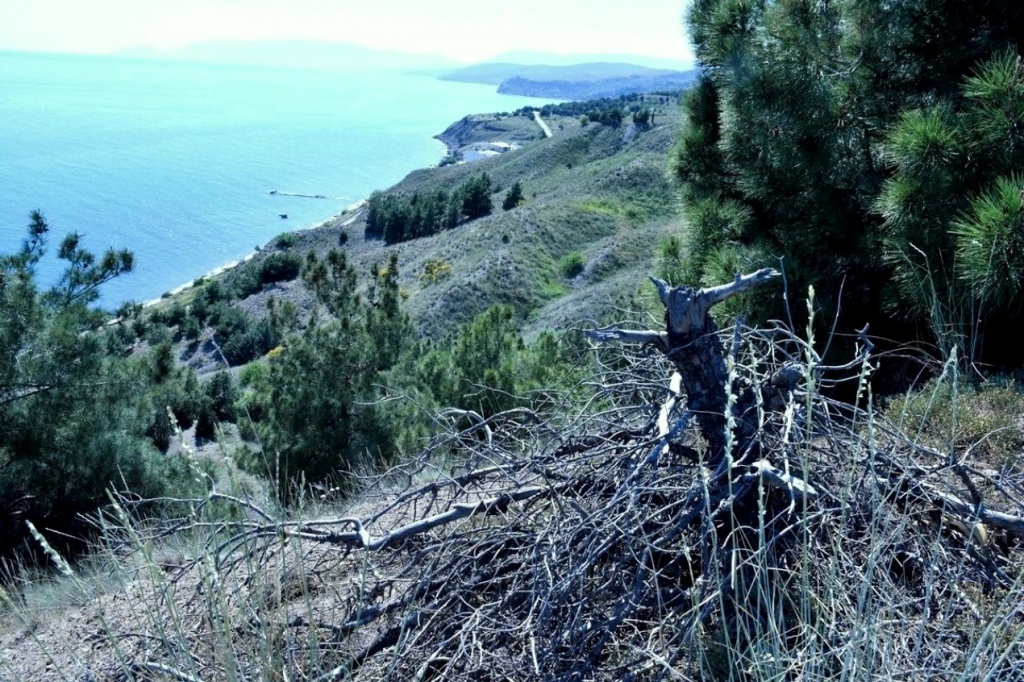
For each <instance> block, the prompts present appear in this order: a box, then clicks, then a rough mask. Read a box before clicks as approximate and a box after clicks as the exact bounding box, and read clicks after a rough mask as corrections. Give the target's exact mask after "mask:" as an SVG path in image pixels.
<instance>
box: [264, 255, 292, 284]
mask: <svg viewBox="0 0 1024 682" xmlns="http://www.w3.org/2000/svg"><path fill="white" fill-rule="evenodd" d="M301 272H302V259H301V258H299V256H297V255H295V254H293V253H273V254H271V255H269V256H267V258H265V259H264V260H263V262H262V263H260V275H259V282H260V287H261V288H262V287H265V286H267V285H268V284H274V283H276V282H290V281H291V280H293V279H296V278H297V277H298V276H299V273H301Z"/></svg>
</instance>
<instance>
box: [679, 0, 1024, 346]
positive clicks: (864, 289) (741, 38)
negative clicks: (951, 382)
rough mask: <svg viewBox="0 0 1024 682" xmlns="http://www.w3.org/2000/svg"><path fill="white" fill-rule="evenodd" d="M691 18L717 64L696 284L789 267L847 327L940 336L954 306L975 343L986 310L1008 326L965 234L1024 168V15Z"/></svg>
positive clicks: (702, 106) (698, 187)
mask: <svg viewBox="0 0 1024 682" xmlns="http://www.w3.org/2000/svg"><path fill="white" fill-rule="evenodd" d="M687 21H688V24H689V27H690V31H691V35H692V37H693V39H694V42H695V45H696V50H697V55H698V57H699V59H700V60H701V61H702V63H703V65H704V67H705V72H704V75H703V77H702V78H701V79H700V81H699V82H698V84H697V85H696V86H695V87H694V88H693V89H692V90H691V91H690V92H689V93H687V95H686V97H685V99H684V109H685V112H686V116H687V120H688V124H687V127H686V129H685V131H684V132H683V133H682V136H681V138H680V140H679V144H678V146H677V149H676V152H675V157H674V158H675V160H674V168H675V170H676V172H677V175H678V177H679V178H680V180H681V181H682V185H683V191H684V197H685V199H686V201H687V203H688V205H689V207H688V212H689V214H690V218H691V235H690V243H689V248H690V252H691V254H692V261H691V264H690V267H689V268H688V273H687V277H688V279H689V280H690V281H691V282H692V283H694V284H698V283H704V282H708V281H710V280H716V279H720V277H719V273H716V272H714V268H715V267H716V266H717V264H720V263H730V264H735V265H738V266H740V267H742V268H744V269H746V268H750V267H754V266H758V265H763V264H771V263H775V264H777V263H778V260H779V259H782V261H783V264H784V267H785V269H786V272H787V275H788V277H789V279H790V290H791V291H793V292H796V293H797V294H798V295H801V294H802V292H803V291H805V290H806V287H807V285H809V284H812V283H813V284H814V285H815V287H816V290H817V291H818V294H819V301H821V302H822V303H823V304H824V305H825V306H827V307H829V308H830V309H831V310H832V311H841V313H842V318H841V319H842V321H843V322H844V323H845V325H846V326H847V327H852V326H860V325H862V324H863V323H864V322H866V321H872V322H873V323H875V325H876V330H878V331H879V332H880V333H883V334H897V335H903V337H904V338H906V336H907V335H908V334H912V333H913V330H914V329H915V328H916V327H919V326H920V325H921V324H922V323H924V324H925V325H927V326H930V329H931V333H932V338H933V339H934V338H936V337H942V336H943V335H944V334H946V332H947V331H948V330H947V329H944V328H943V325H942V324H941V323H940V321H939V319H938V317H937V315H936V310H937V307H941V308H942V310H943V311H945V312H946V313H949V314H951V316H953V317H959V318H960V319H961V320H965V321H967V322H969V321H970V320H971V316H972V314H974V318H973V319H974V325H973V326H974V329H973V331H972V330H970V329H958V330H957V333H956V334H955V335H954V336H956V337H957V338H958V339H959V340H960V342H961V343H963V342H966V341H968V339H967V338H966V337H967V336H972V335H973V336H977V335H980V333H981V332H982V331H983V330H982V329H980V328H978V326H977V324H976V323H977V315H976V313H977V312H978V308H979V307H984V308H987V309H988V311H989V312H990V313H991V319H993V320H995V319H999V320H1000V321H1005V320H1006V319H1007V315H1009V314H1010V312H1011V311H1010V310H1009V309H1008V308H1007V307H1006V305H1005V295H1006V293H1007V292H1002V293H1000V294H999V296H997V297H996V298H993V297H992V296H993V295H995V293H996V292H994V291H991V290H988V293H986V294H985V296H988V298H985V297H984V296H982V295H981V294H982V293H983V292H984V291H986V290H985V287H984V286H981V287H980V288H979V285H978V284H977V283H978V282H979V281H982V280H985V279H986V277H988V275H985V274H984V273H981V272H980V271H978V270H977V268H978V267H979V266H981V265H982V260H980V259H979V256H978V254H979V253H980V251H979V250H978V249H977V248H975V249H974V250H973V251H972V250H971V249H970V248H968V247H969V246H971V245H972V244H973V242H971V241H970V240H969V239H968V238H967V237H964V236H962V235H965V234H968V232H970V231H969V230H967V229H965V226H966V224H967V223H968V222H970V221H969V215H970V214H971V213H974V214H975V215H977V214H978V211H980V210H981V209H982V204H981V203H979V201H980V199H979V197H982V196H986V197H988V198H989V200H990V201H994V200H996V199H995V197H996V196H997V195H998V194H999V193H998V192H995V189H994V187H995V185H994V183H996V182H997V179H998V178H1008V177H1011V176H1010V175H1008V174H1012V173H1013V172H1017V171H1019V170H1020V169H1021V152H1020V149H1021V145H1020V142H1019V137H1020V135H1021V130H1022V128H1021V120H1022V119H1021V116H1022V115H1024V99H1022V95H1021V92H1022V91H1021V86H1020V44H1019V42H1018V41H1019V36H1021V35H1024V8H1022V7H1021V6H1020V5H1019V3H1016V2H1011V1H1010V0H984V1H982V2H977V3H962V2H957V1H956V0H941V1H939V2H932V1H928V2H926V1H924V0H912V1H910V2H900V3H884V2H879V1H877V0H840V1H838V2H829V3H813V2H806V1H803V0H797V1H795V2H788V1H787V2H783V1H771V0H696V1H695V2H694V3H693V4H692V5H691V8H690V11H689V14H688V17H687ZM1007 191H1008V190H1007ZM993 192H995V193H993ZM1007 208H1012V207H1007ZM982 212H984V211H982ZM979 221H980V222H984V219H981V218H979ZM993 229H994V228H989V232H992V231H993ZM997 231H998V230H997ZM972 238H973V237H972ZM978 243H983V242H981V241H979V242H978ZM988 243H989V245H990V246H991V245H992V244H994V242H993V241H992V240H989V242H988ZM1011 251H1012V249H1011ZM969 253H972V254H973V255H972V258H971V259H968V260H970V262H972V263H973V266H972V265H969V264H968V260H965V257H966V256H967V255H968V254H969ZM1003 255H1004V256H1006V257H1007V258H1010V260H1012V259H1013V257H1012V256H1010V252H1009V251H1007V252H1004V254H1003ZM880 256H881V257H880ZM997 260H998V258H997ZM1003 262H1004V265H1003V266H1002V267H1003V272H1009V271H1010V270H1009V269H1008V268H1007V267H1006V265H1005V264H1006V263H1008V262H1009V261H1006V260H1005V259H1004V260H1003ZM972 267H974V271H973V272H972V271H971V268H972ZM985 267H987V266H985ZM840 296H842V303H841V304H840V300H839V299H840ZM1000 298H1001V299H1002V300H1003V302H1004V305H1002V307H999V305H997V302H996V301H997V300H998V299H1000ZM983 299H984V300H983ZM761 304H763V305H761ZM758 308H759V310H758V314H761V315H765V316H769V315H778V314H781V313H782V310H781V308H780V307H779V304H778V303H774V304H773V303H772V302H771V301H763V302H759V306H758ZM793 308H794V309H798V308H799V307H798V306H793ZM879 311H883V312H884V313H885V315H879ZM972 311H973V313H972ZM886 317H890V318H892V319H891V320H887V319H886ZM968 326H970V325H968ZM975 340H976V339H975Z"/></svg>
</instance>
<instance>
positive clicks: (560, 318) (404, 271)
mask: <svg viewBox="0 0 1024 682" xmlns="http://www.w3.org/2000/svg"><path fill="white" fill-rule="evenodd" d="M488 120H489V119H488V118H487V117H474V119H472V120H471V121H470V122H469V123H468V124H467V125H470V126H471V127H472V129H471V130H464V131H463V135H465V136H466V138H467V139H474V140H477V141H480V140H483V139H487V138H488V136H489V135H492V134H493V135H494V136H496V138H500V137H501V136H502V135H504V134H506V133H508V132H509V130H513V131H515V130H519V129H520V128H519V127H518V126H515V125H512V126H503V127H501V129H499V130H497V131H495V130H489V129H488V126H489V125H490V124H489V123H488ZM473 121H476V123H475V124H474V123H473ZM549 123H550V125H551V127H552V129H553V131H554V136H553V137H552V138H550V139H537V140H534V141H526V140H525V139H519V140H518V142H517V143H519V144H523V145H524V146H522V147H521V148H519V149H514V150H512V151H509V152H507V153H504V154H500V155H496V156H493V157H490V158H485V159H483V160H481V161H478V162H475V163H467V164H459V165H449V166H445V167H437V168H428V169H421V170H418V171H414V172H413V173H410V174H409V175H408V176H407V177H406V178H405V179H404V180H403V181H402V182H400V183H398V184H397V185H396V186H394V187H392V188H390V189H389V190H387V192H386V193H387V194H394V195H398V196H410V195H412V194H413V193H414V192H421V193H428V192H434V191H437V190H445V191H451V190H453V189H454V188H456V187H457V186H459V185H460V184H461V183H463V182H465V181H466V180H467V179H469V178H471V177H475V176H478V175H479V174H481V173H487V174H488V175H489V176H490V178H491V179H492V182H493V185H494V188H495V191H494V194H493V196H492V201H493V202H494V205H495V208H494V211H493V213H492V214H491V215H489V216H486V217H483V218H480V219H478V220H473V221H470V222H467V223H464V224H461V225H459V226H458V227H457V228H455V229H451V230H447V231H444V232H441V233H440V234H437V235H434V236H432V237H426V238H421V239H415V240H412V241H407V242H403V243H400V244H395V245H386V244H385V243H384V242H382V241H379V240H376V239H370V238H367V237H366V236H365V234H364V230H365V226H366V211H365V209H362V208H359V209H356V210H354V211H352V212H350V213H347V214H342V215H340V216H338V217H337V218H335V219H333V220H331V221H328V222H326V223H325V224H323V225H322V226H320V227H317V228H315V229H311V230H305V231H300V232H296V233H292V234H290V235H288V237H287V239H284V238H280V239H278V240H277V241H275V242H272V243H271V244H268V245H267V246H266V247H264V248H262V249H261V250H260V251H259V252H258V253H257V254H256V255H255V256H254V257H253V258H252V259H250V260H249V261H247V262H246V263H245V264H243V265H242V266H239V267H237V268H235V269H234V270H232V271H228V272H227V273H224V274H222V275H220V276H219V278H220V279H221V280H222V281H223V282H225V283H227V284H228V285H230V284H231V283H232V282H233V281H237V280H238V279H239V278H242V277H244V276H245V275H246V272H252V271H257V270H259V269H260V268H261V267H262V266H263V264H264V263H266V262H267V261H268V259H271V258H275V257H279V256H280V254H282V253H285V254H289V256H293V257H297V258H299V259H304V258H305V257H306V254H308V253H310V252H313V253H318V254H324V253H326V252H327V251H329V250H330V249H332V248H342V249H343V250H344V251H345V252H346V255H347V256H348V258H349V260H350V262H352V263H353V264H354V265H355V267H356V269H357V271H358V272H363V273H368V272H369V271H370V269H371V268H372V267H373V265H374V264H383V263H385V262H387V260H388V259H389V257H390V254H391V253H392V252H396V253H397V254H398V265H399V272H400V280H399V281H400V285H401V287H402V290H403V295H404V296H405V302H404V308H405V310H407V311H408V313H409V314H410V316H411V317H412V320H413V322H414V324H415V325H416V328H417V330H418V331H419V333H420V335H421V336H423V337H428V338H441V337H444V336H445V335H447V334H449V333H451V332H453V331H455V330H456V329H457V328H458V326H459V325H461V324H464V323H466V322H468V321H470V320H471V319H473V317H474V316H475V315H477V314H479V313H480V312H483V311H484V310H486V309H487V308H489V307H491V306H493V305H495V304H508V305H511V306H513V308H514V309H515V311H516V314H517V317H518V319H519V321H520V322H521V323H522V324H523V325H524V326H525V327H526V329H527V331H537V330H541V329H552V330H556V331H557V330H559V329H562V328H565V327H567V326H569V325H571V324H573V323H576V322H578V321H579V320H581V319H592V318H600V317H602V316H604V315H606V314H607V313H608V312H610V311H611V310H612V309H613V308H614V305H615V301H616V300H617V299H619V298H621V297H622V296H623V295H628V294H630V293H632V292H634V291H635V290H636V289H637V287H638V283H639V282H642V281H643V279H644V277H646V275H647V274H648V273H649V272H650V271H651V266H652V257H653V254H654V251H655V248H656V246H657V244H658V242H659V240H660V239H662V237H663V236H665V235H667V234H670V233H673V232H676V233H678V231H679V230H680V229H681V225H680V217H679V210H678V205H677V196H676V191H675V189H674V187H673V186H672V183H671V181H670V179H669V176H668V173H667V170H666V161H665V159H666V153H667V151H668V150H669V149H670V148H671V146H672V144H673V142H674V140H675V138H676V135H677V132H678V123H679V122H678V118H677V116H676V115H675V114H674V113H670V114H668V115H666V116H665V117H663V118H662V119H659V123H658V125H657V126H654V127H651V128H649V129H645V130H638V129H637V128H636V127H634V126H632V125H630V124H624V125H622V126H619V127H609V126H602V125H599V124H594V123H592V124H589V125H587V126H581V124H580V122H579V121H578V120H577V119H574V118H568V117H553V118H551V119H549ZM530 125H535V124H533V123H530ZM538 133H539V129H538ZM515 182H519V183H521V185H522V187H523V191H524V195H525V201H524V203H523V204H522V205H521V206H519V207H518V208H515V209H513V210H510V211H503V210H502V209H501V204H502V201H503V198H504V196H505V192H506V191H507V190H508V188H509V187H511V185H512V184H513V183H515ZM343 234H344V237H343V236H342V235H343ZM342 242H344V245H343V246H339V245H340V244H342ZM575 254H578V256H576V255H575ZM570 256H572V257H575V258H577V259H579V258H582V262H583V268H582V272H580V273H579V274H576V275H575V276H573V277H571V278H570V277H567V276H565V274H564V272H563V270H564V267H563V265H564V260H565V259H566V258H567V257H570ZM428 264H433V266H435V267H436V265H437V264H443V266H444V267H443V270H444V271H445V273H446V274H445V275H444V276H443V277H440V278H436V279H435V281H430V280H429V279H428V278H427V277H426V276H425V273H426V271H427V269H428V267H431V266H430V265H428ZM192 295H194V293H193V290H186V291H184V292H182V294H180V295H179V296H176V297H173V298H171V299H169V300H167V301H165V302H163V303H161V304H160V306H161V307H162V308H165V309H166V308H168V307H171V306H174V305H175V304H176V303H178V304H184V305H187V304H188V302H189V300H190V297H191V296H192ZM271 298H274V299H275V300H277V301H282V300H284V301H291V302H292V303H294V304H295V305H296V306H297V308H298V309H299V310H300V311H305V312H306V313H308V312H309V311H310V310H311V307H312V297H311V296H310V295H309V293H308V292H307V291H306V290H305V288H304V285H303V284H302V282H301V280H300V279H292V280H291V281H279V282H276V283H273V284H271V285H269V286H266V287H263V288H262V290H260V291H257V292H255V293H253V294H252V295H250V296H248V297H246V298H245V299H243V300H241V301H239V302H237V303H236V305H237V306H239V307H241V308H243V309H244V310H245V311H246V312H248V313H249V314H251V315H252V316H254V317H255V318H257V319H258V318H262V317H265V316H266V315H267V303H268V301H269V300H270V299H271ZM213 350H214V349H213V348H212V347H210V346H209V344H207V345H206V346H203V345H202V344H201V343H195V342H193V343H192V344H191V345H188V347H184V348H183V350H182V357H183V359H186V360H187V361H188V362H189V363H190V364H192V366H193V367H195V368H197V369H200V370H201V371H202V370H204V369H213V368H214V367H215V366H216V365H217V363H216V361H215V359H214V358H212V356H211V355H210V353H212V352H213Z"/></svg>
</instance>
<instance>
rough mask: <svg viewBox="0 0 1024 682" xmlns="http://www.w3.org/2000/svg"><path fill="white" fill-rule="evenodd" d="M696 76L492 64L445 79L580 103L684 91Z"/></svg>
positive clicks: (597, 65) (615, 67)
mask: <svg viewBox="0 0 1024 682" xmlns="http://www.w3.org/2000/svg"><path fill="white" fill-rule="evenodd" d="M696 76H697V71H696V70H689V71H677V70H672V69H653V68H649V67H646V66H638V65H636V64H626V63H620V62H591V63H585V64H572V65H566V66H562V65H557V66H551V65H546V64H510V63H503V62H489V63H485V64H475V65H473V66H468V67H465V68H461V69H457V70H455V71H451V72H449V73H447V74H444V75H443V76H441V79H442V80H449V81H459V82H464V83H482V84H486V85H497V86H499V87H498V92H500V93H502V94H506V95H524V96H528V97H551V98H554V99H571V100H580V99H594V98H598V97H618V96H619V95H629V94H634V93H644V92H667V91H673V90H681V89H683V88H685V87H687V86H689V85H690V84H691V83H692V82H693V80H694V79H695V78H696Z"/></svg>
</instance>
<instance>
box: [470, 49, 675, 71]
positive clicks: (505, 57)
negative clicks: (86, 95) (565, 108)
mask: <svg viewBox="0 0 1024 682" xmlns="http://www.w3.org/2000/svg"><path fill="white" fill-rule="evenodd" d="M485 61H486V62H488V63H492V64H498V63H501V64H532V65H536V64H546V65H548V66H572V65H574V64H593V63H598V62H612V63H617V64H635V65H637V66H644V67H647V68H649V69H670V70H672V71H689V70H691V69H693V68H694V66H695V64H694V62H692V61H686V60H684V59H670V58H666V57H651V56H648V55H640V54H623V53H616V52H591V53H577V54H557V53H553V52H537V51H534V50H516V51H513V52H502V53H501V54H499V55H495V56H494V57H491V58H490V59H487V60H485Z"/></svg>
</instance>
